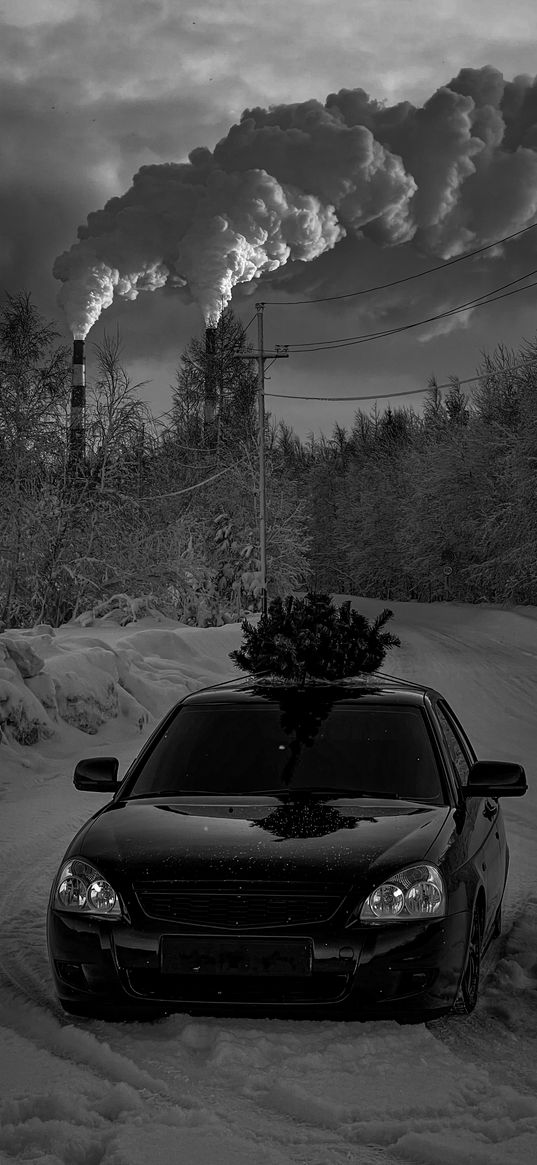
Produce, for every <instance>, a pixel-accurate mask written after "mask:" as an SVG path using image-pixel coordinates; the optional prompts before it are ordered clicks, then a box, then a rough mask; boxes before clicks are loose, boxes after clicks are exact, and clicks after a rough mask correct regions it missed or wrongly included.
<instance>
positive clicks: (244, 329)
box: [242, 312, 257, 335]
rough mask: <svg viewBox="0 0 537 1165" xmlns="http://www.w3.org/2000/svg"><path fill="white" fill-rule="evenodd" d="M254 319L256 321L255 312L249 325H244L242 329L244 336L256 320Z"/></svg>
mask: <svg viewBox="0 0 537 1165" xmlns="http://www.w3.org/2000/svg"><path fill="white" fill-rule="evenodd" d="M256 319H257V312H256V313H255V316H252V318H251V320H250V323H249V324H246V327H245V328H243V329H242V330H243V332H244V334H245V335H246V332H247V331H248V328H251V326H252V324H253V322H254V320H256Z"/></svg>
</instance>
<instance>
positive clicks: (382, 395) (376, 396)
mask: <svg viewBox="0 0 537 1165" xmlns="http://www.w3.org/2000/svg"><path fill="white" fill-rule="evenodd" d="M527 365H528V361H527V360H524V362H523V363H522V364H514V365H513V366H512V368H507V369H505V370H504V369H501V368H499V369H497V370H495V369H491V370H489V371H486V372H481V373H480V374H479V376H467V377H465V379H464V380H459V378H458V376H457V377H454V379H453V381H451V380H448V381H447V382H446V383H445V384H436V383H434V384H430V385H428V386H427V388H409V389H407V390H406V392H372V393H370V395H369V396H295V395H293V394H291V393H284V392H266V393H265V396H274V397H280V398H282V399H284V400H321V401H327V402H329V403H331V402H332V401H346V400H350V401H352V400H389V399H390V398H391V397H392V396H417V394H418V393H422V392H431V389H435V388H436V389H438V390H440V389H441V388H454V387H456V386H460V385H461V384H475V382H476V380H486V379H487V377H489V376H499V375H501V373H502V372H503V371H505V372H507V373H511V372H518V370H519V369H520V368H527Z"/></svg>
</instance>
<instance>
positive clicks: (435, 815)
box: [69, 797, 453, 880]
mask: <svg viewBox="0 0 537 1165" xmlns="http://www.w3.org/2000/svg"><path fill="white" fill-rule="evenodd" d="M452 812H453V811H452V810H451V809H449V808H448V807H447V806H440V807H436V806H434V807H433V806H428V805H423V804H417V803H415V802H399V801H390V802H388V801H374V800H369V799H367V800H366V799H359V800H350V799H345V801H341V800H338V801H334V800H330V801H327V800H324V799H323V800H322V801H321V800H319V799H307V800H305V799H300V800H296V801H285V802H284V801H282V800H278V799H277V798H267V797H265V798H263V799H262V800H261V801H260V800H259V799H258V800H256V801H254V800H252V799H249V800H248V801H245V799H244V798H241V799H239V798H233V799H227V800H224V799H223V798H219V799H218V803H215V799H214V798H213V799H212V800H211V801H207V802H201V801H200V800H199V799H198V800H197V801H196V802H190V801H189V802H187V801H186V800H185V799H175V800H167V801H165V802H163V801H162V800H158V801H151V802H148V801H147V800H146V799H144V800H143V801H142V800H139V801H136V800H133V801H123V802H121V801H120V802H113V803H111V804H110V805H109V806H107V807H106V808H105V809H104V810H103V811H102V812H101V813H99V814H98V815H97V816H96V817H95V818H93V820H92V821H91V822H89V823H88V825H87V826H86V827H85V828H84V829H83V830H82V831H81V833H80V834H78V836H77V838H75V840H74V842H73V843H72V845H71V847H70V850H69V856H71V855H73V854H74V853H77V854H79V855H81V856H83V857H85V858H86V859H87V860H88V861H91V862H93V863H95V865H96V866H97V868H98V869H99V870H100V871H101V873H102V874H103V875H107V876H112V874H113V871H114V870H115V871H117V873H121V875H122V877H123V878H128V880H130V879H133V880H136V879H147V878H149V879H152V880H154V879H161V878H162V879H166V880H168V879H174V878H180V879H185V878H211V879H214V878H226V879H228V880H229V879H230V878H232V879H240V878H265V879H266V878H268V879H271V880H283V879H289V878H292V879H293V880H297V879H304V880H305V879H307V878H308V877H309V876H310V875H311V874H313V873H314V874H315V876H316V877H323V876H326V877H328V878H331V879H334V878H335V879H338V878H339V877H340V876H341V877H342V878H345V879H348V877H349V875H352V876H353V877H355V876H357V875H359V874H360V872H362V871H364V872H365V871H367V872H368V873H369V874H371V872H375V873H381V872H382V871H383V870H384V868H390V869H391V870H392V871H393V869H394V868H395V867H396V866H398V865H404V864H408V863H412V862H415V861H423V860H424V858H425V857H426V856H428V855H429V856H430V858H431V860H432V861H434V860H435V856H434V855H435V854H436V853H437V852H438V853H440V852H441V850H442V845H441V844H440V835H442V836H443V834H444V832H445V829H444V828H443V827H444V826H446V822H447V821H448V818H449V817H450V816H451V814H452ZM448 828H449V827H448ZM435 843H436V844H435ZM430 851H434V852H432V856H431V854H430Z"/></svg>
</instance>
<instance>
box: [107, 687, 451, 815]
mask: <svg viewBox="0 0 537 1165" xmlns="http://www.w3.org/2000/svg"><path fill="white" fill-rule="evenodd" d="M331 790H333V796H335V797H337V796H352V795H353V793H355V794H356V795H357V796H364V795H367V796H370V795H371V796H377V797H389V798H391V797H397V798H403V799H407V800H418V801H427V802H431V803H432V804H443V803H444V795H443V790H442V785H441V780H440V776H439V772H438V767H437V764H436V760H435V755H434V752H433V748H432V745H431V741H430V738H429V733H428V730H427V725H426V722H425V719H424V716H423V715H422V713H421V711H420V709H418V708H395V707H387V706H385V705H383V706H376V707H374V706H372V705H369V706H366V705H358V704H357V705H354V706H345V705H337V704H336V705H333V706H331V707H329V709H328V711H327V710H326V708H324V709H321V711H320V712H319V711H318V709H315V708H314V709H313V710H312V709H311V708H309V707H308V709H307V710H306V709H302V710H301V711H300V712H299V713H298V714H297V713H296V711H294V710H292V711H291V714H290V712H289V708H285V707H283V708H282V706H279V705H274V704H267V705H265V706H263V705H256V706H254V707H244V706H238V707H229V706H226V707H224V706H218V705H216V706H215V705H209V706H206V707H203V706H200V705H198V706H196V705H193V706H189V705H188V704H186V705H183V706H182V707H181V708H180V709H179V711H178V714H177V715H176V717H175V718H174V720H173V721H172V723H171V724H170V725H169V726H168V728H167V730H166V732H165V733H164V734H163V735H162V736H161V737H160V739H159V740H158V741H157V743H156V745H155V747H154V748H153V749H152V751H151V753H150V755H149V757H147V758H146V759H145V761H144V762H142V765H141V768H140V769H139V770H138V771H137V773H136V774H135V776H134V780H133V783H132V784H131V785H130V787H129V788H128V791H127V793H126V795H127V796H128V797H143V796H171V795H175V796H180V795H181V794H182V793H183V794H184V795H192V794H193V793H196V792H199V793H200V794H203V795H207V794H209V795H216V796H218V795H220V796H226V795H230V796H231V795H233V796H248V795H251V794H261V793H264V792H265V793H266V794H267V795H271V796H277V795H278V794H279V793H281V794H282V795H287V796H290V795H305V794H307V793H311V794H312V795H315V794H317V795H318V796H325V797H327V796H330V793H331Z"/></svg>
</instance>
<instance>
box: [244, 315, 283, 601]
mask: <svg viewBox="0 0 537 1165" xmlns="http://www.w3.org/2000/svg"><path fill="white" fill-rule="evenodd" d="M264 307H265V305H264V303H256V305H255V310H256V312H257V352H238V353H237V356H238V358H239V359H242V360H257V416H258V424H259V558H260V566H261V613H262V614H263V615H266V614H267V609H268V594H267V498H266V488H265V360H268V359H270V360H288V359H289V352H288V351H287V349H286V348H283V347H278V346H276V349H275V351H274V352H267V351H266V349H265V346H264V341H263V310H264Z"/></svg>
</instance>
